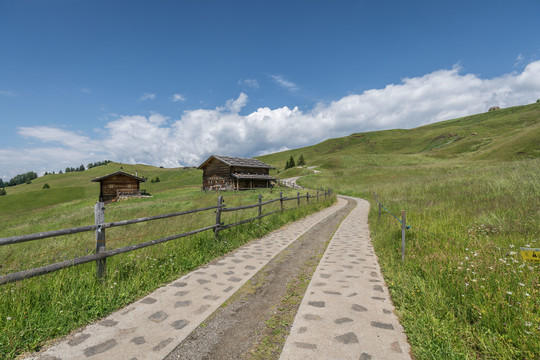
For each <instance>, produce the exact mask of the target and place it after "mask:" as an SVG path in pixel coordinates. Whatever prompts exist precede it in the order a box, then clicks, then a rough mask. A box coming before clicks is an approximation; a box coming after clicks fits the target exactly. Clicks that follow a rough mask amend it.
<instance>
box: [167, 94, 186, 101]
mask: <svg viewBox="0 0 540 360" xmlns="http://www.w3.org/2000/svg"><path fill="white" fill-rule="evenodd" d="M171 100H172V101H173V102H178V101H186V98H185V97H184V96H183V95H180V94H174V95H173V96H172V98H171Z"/></svg>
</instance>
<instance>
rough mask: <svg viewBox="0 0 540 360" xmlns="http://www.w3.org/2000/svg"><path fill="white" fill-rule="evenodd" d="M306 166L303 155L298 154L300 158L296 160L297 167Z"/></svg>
mask: <svg viewBox="0 0 540 360" xmlns="http://www.w3.org/2000/svg"><path fill="white" fill-rule="evenodd" d="M304 165H306V161H305V160H304V155H302V154H300V157H299V158H298V166H304Z"/></svg>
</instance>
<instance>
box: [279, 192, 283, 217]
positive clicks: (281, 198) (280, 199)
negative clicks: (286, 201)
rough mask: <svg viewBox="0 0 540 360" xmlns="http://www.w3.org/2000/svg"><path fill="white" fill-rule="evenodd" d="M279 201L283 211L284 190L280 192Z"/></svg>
mask: <svg viewBox="0 0 540 360" xmlns="http://www.w3.org/2000/svg"><path fill="white" fill-rule="evenodd" d="M279 202H280V203H281V212H283V191H280V192H279Z"/></svg>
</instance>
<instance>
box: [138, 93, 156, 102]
mask: <svg viewBox="0 0 540 360" xmlns="http://www.w3.org/2000/svg"><path fill="white" fill-rule="evenodd" d="M155 98H156V94H151V93H144V94H143V95H142V96H141V97H140V98H139V101H145V100H154V99H155Z"/></svg>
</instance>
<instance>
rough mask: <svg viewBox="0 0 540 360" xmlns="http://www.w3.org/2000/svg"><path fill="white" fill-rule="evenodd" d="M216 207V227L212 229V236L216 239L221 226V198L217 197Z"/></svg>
mask: <svg viewBox="0 0 540 360" xmlns="http://www.w3.org/2000/svg"><path fill="white" fill-rule="evenodd" d="M217 205H218V206H219V207H218V208H217V209H216V225H217V227H216V228H214V234H215V236H216V237H217V236H218V234H219V230H220V226H221V205H223V196H218V198H217Z"/></svg>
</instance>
